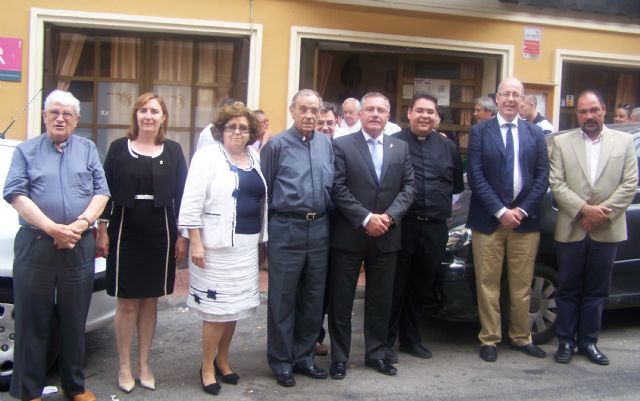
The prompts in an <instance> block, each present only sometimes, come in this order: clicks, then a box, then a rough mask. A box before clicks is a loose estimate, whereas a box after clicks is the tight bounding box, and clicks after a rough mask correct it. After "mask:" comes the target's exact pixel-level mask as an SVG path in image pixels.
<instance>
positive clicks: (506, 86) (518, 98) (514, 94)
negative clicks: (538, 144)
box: [496, 77, 524, 121]
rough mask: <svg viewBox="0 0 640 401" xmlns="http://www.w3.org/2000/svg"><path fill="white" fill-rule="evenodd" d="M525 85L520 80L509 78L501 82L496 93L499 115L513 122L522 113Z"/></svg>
mask: <svg viewBox="0 0 640 401" xmlns="http://www.w3.org/2000/svg"><path fill="white" fill-rule="evenodd" d="M523 93H524V85H522V82H520V80H519V79H518V78H515V77H509V78H506V79H505V80H503V81H502V82H500V85H498V93H496V104H497V105H498V114H500V115H501V116H502V118H504V119H505V120H507V121H513V120H514V119H515V118H516V117H517V116H518V113H519V112H520V104H521V103H522V94H523Z"/></svg>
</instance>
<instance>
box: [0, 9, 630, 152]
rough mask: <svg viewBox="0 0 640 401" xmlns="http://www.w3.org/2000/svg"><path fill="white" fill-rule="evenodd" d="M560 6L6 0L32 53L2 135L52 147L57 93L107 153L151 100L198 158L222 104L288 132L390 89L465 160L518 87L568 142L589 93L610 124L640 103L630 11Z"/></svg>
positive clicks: (397, 105)
mask: <svg viewBox="0 0 640 401" xmlns="http://www.w3.org/2000/svg"><path fill="white" fill-rule="evenodd" d="M556 2H557V5H556V6H553V7H548V6H547V7H546V8H541V7H538V6H536V5H535V1H534V0H520V1H518V0H508V1H507V0H482V1H481V0H449V1H447V2H443V1H435V0H421V1H418V0H382V1H380V0H377V1H374V0H356V1H341V0H317V1H313V0H238V1H233V2H231V1H222V0H211V1H206V2H204V1H199V0H183V1H181V2H178V3H173V2H157V1H156V2H152V1H146V0H140V1H137V2H114V1H104V0H95V1H93V2H87V3H78V2H75V1H71V0H47V1H45V0H7V1H5V2H4V3H3V5H4V10H3V13H2V15H0V24H1V26H2V27H3V29H2V37H3V38H10V39H19V40H20V41H21V49H20V51H19V53H20V54H19V56H20V57H21V62H22V63H21V68H20V73H21V77H20V80H19V81H17V82H16V81H1V80H0V96H1V97H2V99H3V105H4V107H3V108H2V109H1V110H0V132H5V131H6V136H7V137H8V138H14V139H27V138H31V137H34V136H36V135H38V134H40V132H41V131H42V126H41V117H40V116H41V114H40V112H41V109H42V100H43V99H44V97H46V95H47V94H48V93H49V92H50V91H51V90H53V89H55V88H62V89H68V90H71V91H72V92H73V93H74V94H75V95H76V96H77V97H78V98H79V99H80V100H81V102H82V119H81V121H80V125H79V127H78V130H77V131H76V132H77V133H79V134H81V135H84V136H87V137H90V138H92V139H93V140H94V141H95V142H96V144H97V145H98V148H99V150H100V152H101V154H102V155H104V153H105V152H106V149H107V148H108V144H109V143H110V142H111V141H112V140H113V139H115V138H117V137H119V136H122V135H124V132H125V130H126V128H127V126H128V125H129V123H130V121H131V107H132V105H133V101H134V100H135V98H136V97H137V95H138V94H141V93H144V92H147V91H151V90H153V91H156V92H158V93H160V94H161V95H163V96H164V97H165V99H166V100H167V102H168V104H169V109H170V115H169V137H170V138H172V139H175V140H177V141H179V142H180V143H181V144H182V145H183V148H184V149H185V153H186V156H187V157H189V155H190V154H191V153H192V152H193V150H194V148H195V143H196V142H197V135H198V133H199V132H200V130H201V129H202V128H203V127H204V126H206V125H207V124H208V123H209V122H210V121H211V119H212V118H213V115H214V114H215V111H216V109H217V104H218V103H219V102H220V101H221V100H222V99H224V98H226V97H234V98H236V99H240V100H243V101H245V102H247V104H248V105H249V106H250V107H253V108H261V109H263V110H264V111H265V112H266V114H267V115H268V116H269V118H270V121H271V127H272V130H273V131H274V132H278V131H280V130H281V129H283V128H285V127H286V126H288V125H289V124H290V120H289V117H288V111H287V107H288V101H289V100H290V99H291V96H292V95H293V94H294V93H295V92H296V91H297V90H298V89H300V88H302V87H312V88H314V89H317V90H318V91H319V92H320V93H321V95H322V96H323V98H324V99H326V100H331V101H336V102H341V101H342V100H343V99H344V98H346V97H350V96H353V97H359V96H362V95H363V94H364V93H365V92H367V91H370V90H376V91H380V92H382V93H385V94H386V95H387V96H388V97H389V99H390V100H391V104H392V116H391V120H393V121H395V122H397V123H398V124H401V125H402V124H404V123H406V106H407V104H408V99H409V98H410V97H411V95H412V94H413V91H416V90H419V89H427V90H430V91H433V92H437V93H438V95H439V97H440V103H441V109H442V110H441V111H442V113H441V117H442V123H441V127H440V128H441V130H443V131H449V132H452V133H456V134H457V135H458V137H459V139H460V145H461V147H462V148H463V149H464V147H465V145H466V133H467V132H468V130H469V126H470V124H472V114H473V99H475V98H477V97H479V96H481V95H485V94H491V93H494V92H495V90H496V85H497V83H498V82H499V81H500V80H501V79H502V78H504V77H507V76H511V75H514V76H517V77H518V78H520V79H521V80H522V81H523V82H524V83H525V87H526V90H527V92H530V93H534V94H536V95H537V96H538V98H539V100H540V102H539V103H540V104H539V107H540V109H541V111H542V112H543V114H545V115H546V116H547V117H548V118H549V119H550V120H551V121H552V123H553V124H554V126H555V127H556V128H560V129H563V128H570V127H573V126H575V121H574V120H573V111H572V102H573V96H576V95H577V94H578V93H579V92H580V91H581V90H582V89H585V88H594V87H595V88H597V89H599V90H600V91H602V92H603V94H604V95H605V98H606V99H607V102H608V106H609V109H610V113H609V114H611V115H612V114H613V108H614V107H615V105H617V104H620V103H626V104H631V105H633V106H637V105H639V104H640V89H639V85H640V84H639V81H640V50H639V49H640V47H639V46H638V44H639V43H640V40H639V39H640V24H639V21H640V17H639V15H638V14H639V13H638V10H637V9H636V8H637V7H636V6H635V5H634V4H633V2H629V3H628V4H629V7H630V8H629V9H628V12H624V11H625V10H624V8H618V7H619V6H620V4H617V3H616V2H613V3H616V5H615V6H614V5H612V4H613V3H612V2H607V1H602V2H599V3H601V5H602V6H603V7H606V6H607V4H609V8H610V9H611V11H612V12H610V13H603V12H601V11H602V10H600V11H598V9H595V8H593V7H591V6H589V7H587V5H591V4H592V3H594V4H596V3H598V2H597V1H594V0H590V1H587V2H584V6H582V7H581V6H578V7H576V6H575V3H576V2H566V3H568V4H567V5H564V4H562V3H563V2H562V0H556ZM525 3H526V4H525ZM578 3H580V2H578ZM532 4H533V5H532ZM545 4H547V5H548V2H547V3H545ZM571 4H573V8H574V9H570V6H571ZM623 5H624V4H623ZM614 7H615V8H614ZM575 8H578V9H575ZM617 14H623V15H617ZM1 39H2V38H0V40H1ZM0 43H3V42H0ZM0 49H1V47H0ZM7 56H8V52H7V51H4V52H2V53H0V72H1V68H2V59H1V58H2V57H5V58H6V57H7ZM0 75H1V74H0Z"/></svg>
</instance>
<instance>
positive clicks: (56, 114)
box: [47, 110, 75, 120]
mask: <svg viewBox="0 0 640 401" xmlns="http://www.w3.org/2000/svg"><path fill="white" fill-rule="evenodd" d="M47 113H49V115H50V116H51V117H53V118H54V119H55V120H57V119H58V117H60V116H62V118H64V119H65V120H70V119H72V118H73V117H75V114H73V113H72V112H70V111H60V110H47Z"/></svg>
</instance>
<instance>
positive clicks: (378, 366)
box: [364, 359, 398, 376]
mask: <svg viewBox="0 0 640 401" xmlns="http://www.w3.org/2000/svg"><path fill="white" fill-rule="evenodd" d="M364 364H365V365H367V366H368V367H370V368H373V369H375V370H377V371H378V372H379V373H382V374H383V375H387V376H393V375H395V374H396V373H398V370H397V369H396V368H394V367H393V365H392V364H390V363H388V362H387V361H385V360H384V359H367V360H366V361H364Z"/></svg>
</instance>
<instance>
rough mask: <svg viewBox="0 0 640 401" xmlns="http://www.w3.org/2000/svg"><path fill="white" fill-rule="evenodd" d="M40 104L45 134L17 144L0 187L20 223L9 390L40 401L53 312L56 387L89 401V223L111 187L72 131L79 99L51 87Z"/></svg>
mask: <svg viewBox="0 0 640 401" xmlns="http://www.w3.org/2000/svg"><path fill="white" fill-rule="evenodd" d="M44 106H45V110H44V111H43V112H42V116H43V119H44V123H45V126H46V129H47V131H46V133H45V134H43V135H40V136H39V137H37V138H33V139H30V140H28V141H26V142H23V143H22V144H20V145H18V147H17V148H16V150H15V152H14V154H13V159H12V160H11V167H10V168H9V173H8V175H7V179H6V182H5V187H4V191H3V197H4V199H5V200H6V201H7V202H9V203H11V205H12V206H13V207H14V208H15V209H16V210H17V211H18V213H19V215H20V225H21V227H20V230H19V231H18V233H17V234H16V238H15V246H14V249H15V259H14V266H13V275H14V277H13V286H14V301H15V323H16V327H15V332H16V340H15V351H14V367H13V381H12V383H11V395H13V396H14V397H16V398H18V399H20V400H40V396H41V394H42V390H43V388H44V385H45V379H46V368H47V362H46V358H47V347H48V342H49V337H50V335H51V323H52V317H53V313H54V310H56V309H57V315H58V316H59V321H60V325H59V331H60V334H59V337H60V339H61V356H60V361H61V364H60V375H61V381H62V383H61V384H62V389H63V390H64V392H65V394H67V395H68V396H69V397H71V398H72V399H73V400H74V401H93V400H95V399H96V397H95V395H94V394H93V393H92V392H91V391H89V390H87V389H86V388H85V385H84V373H83V363H84V354H85V341H84V327H85V322H86V319H87V313H88V311H89V303H90V301H91V293H92V290H93V276H94V261H95V240H94V238H93V236H92V235H91V230H90V228H91V227H92V226H93V223H94V222H95V220H96V219H97V218H98V216H99V215H100V213H101V212H102V209H104V207H105V205H106V203H107V200H108V198H109V189H108V187H107V181H106V179H105V176H104V171H103V170H102V166H101V164H100V160H99V157H98V152H97V151H96V147H95V145H94V144H93V142H91V141H90V140H88V139H85V138H83V137H80V136H76V135H73V131H74V130H75V128H76V125H77V124H78V121H79V119H80V102H79V101H78V99H76V98H75V97H74V96H73V95H72V94H71V93H69V92H64V91H60V90H55V91H53V92H51V94H50V95H49V96H48V97H47V99H46V101H45V105H44Z"/></svg>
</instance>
